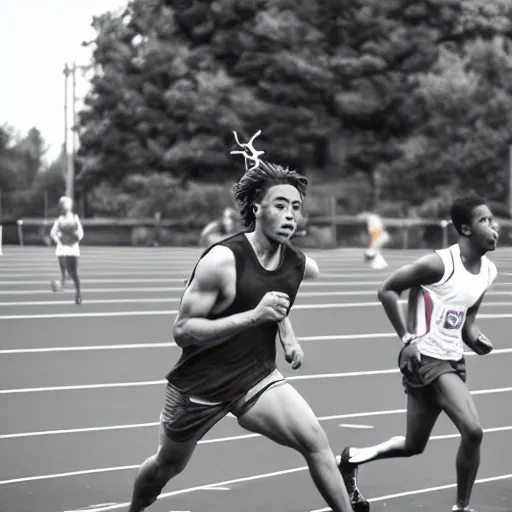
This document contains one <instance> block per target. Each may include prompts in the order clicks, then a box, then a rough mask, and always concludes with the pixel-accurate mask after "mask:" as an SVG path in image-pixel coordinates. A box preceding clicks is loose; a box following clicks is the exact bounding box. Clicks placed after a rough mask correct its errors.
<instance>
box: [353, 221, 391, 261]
mask: <svg viewBox="0 0 512 512" xmlns="http://www.w3.org/2000/svg"><path fill="white" fill-rule="evenodd" d="M359 218H360V219H363V220H365V221H366V227H367V229H368V237H369V244H368V249H367V250H366V251H365V253H364V259H365V260H366V261H368V262H370V266H371V267H372V268H374V269H377V270H382V269H384V268H386V267H387V266H388V264H387V262H386V260H385V259H384V256H382V252H381V250H382V248H383V247H384V246H385V245H386V244H387V243H388V242H389V240H390V237H389V233H388V232H387V231H386V229H385V227H384V222H383V221H382V218H381V216H380V215H378V214H377V213H371V212H363V213H361V214H360V215H359Z"/></svg>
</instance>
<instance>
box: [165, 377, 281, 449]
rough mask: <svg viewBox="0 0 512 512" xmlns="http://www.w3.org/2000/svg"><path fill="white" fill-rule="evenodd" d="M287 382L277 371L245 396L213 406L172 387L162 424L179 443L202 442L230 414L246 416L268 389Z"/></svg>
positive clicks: (170, 387) (166, 401)
mask: <svg viewBox="0 0 512 512" xmlns="http://www.w3.org/2000/svg"><path fill="white" fill-rule="evenodd" d="M285 383H286V381H285V379H284V377H283V376H282V375H281V373H280V372H279V371H277V370H274V371H273V372H272V373H271V374H269V375H267V376H266V377H265V378H264V379H262V380H261V381H260V382H258V383H257V384H256V385H255V386H254V387H253V388H252V389H251V390H249V391H248V392H247V393H246V394H245V395H244V396H242V397H240V398H237V399H236V400H233V401H231V402H221V403H213V402H208V401H205V400H202V399H201V398H199V397H192V396H187V395H185V394H184V393H183V392H181V391H180V390H179V389H178V388H177V387H175V386H173V385H172V384H167V387H166V389H165V403H164V407H163V409H162V412H161V414H160V423H161V425H162V427H163V429H164V431H165V433H166V434H167V436H168V437H169V438H170V439H171V440H173V441H176V442H184V441H188V440H191V439H197V440H199V439H201V437H203V436H204V435H205V434H206V433H207V432H208V431H209V430H210V429H211V428H212V427H213V426H214V425H215V424H216V423H217V422H219V421H220V420H221V419H222V418H224V416H226V415H227V414H228V413H232V414H234V415H235V416H236V417H240V416H242V414H245V413H246V412H247V411H248V410H249V409H250V408H251V407H252V406H253V405H254V404H255V403H256V402H257V400H258V398H259V397H260V396H261V395H262V394H263V393H264V392H265V391H267V390H268V389H270V388H271V387H273V386H276V385H278V384H285Z"/></svg>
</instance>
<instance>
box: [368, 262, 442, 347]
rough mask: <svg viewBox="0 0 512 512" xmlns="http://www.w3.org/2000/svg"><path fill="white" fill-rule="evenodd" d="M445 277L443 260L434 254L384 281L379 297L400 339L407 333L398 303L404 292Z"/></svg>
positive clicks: (400, 270) (402, 268)
mask: <svg viewBox="0 0 512 512" xmlns="http://www.w3.org/2000/svg"><path fill="white" fill-rule="evenodd" d="M443 275H444V263H443V260H442V259H441V257H440V256H439V255H438V254H436V253H432V254H427V255H426V256H423V257H421V258H420V259H418V260H416V261H415V262H414V263H411V264H409V265H405V266H403V267H401V268H399V269H398V270H397V271H396V272H394V273H393V274H391V275H390V276H389V277H388V278H387V279H386V280H385V281H384V283H383V284H382V286H381V289H380V290H379V292H378V297H379V300H380V302H381V303H382V306H383V307H384V311H385V312H386V315H387V317H388V318H389V321H390V322H391V324H392V325H393V327H394V328H395V331H396V333H397V334H398V336H399V337H400V338H403V336H404V335H405V334H406V333H407V327H406V322H405V318H404V314H403V312H402V308H401V307H400V304H399V302H398V301H399V299H400V295H401V294H402V292H404V291H405V290H408V289H410V288H413V287H414V286H421V285H428V284H433V283H437V282H438V281H440V280H441V279H442V277H443Z"/></svg>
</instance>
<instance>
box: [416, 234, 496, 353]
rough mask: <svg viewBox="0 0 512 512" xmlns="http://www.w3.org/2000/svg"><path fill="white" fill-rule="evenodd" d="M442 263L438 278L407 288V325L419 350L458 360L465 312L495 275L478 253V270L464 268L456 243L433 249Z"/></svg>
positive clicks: (492, 264) (461, 345) (476, 300)
mask: <svg viewBox="0 0 512 512" xmlns="http://www.w3.org/2000/svg"><path fill="white" fill-rule="evenodd" d="M436 253H437V254H439V256H440V257H441V258H442V260H443V263H444V275H443V277H442V279H441V280H440V281H439V282H437V283H435V284H431V285H428V286H421V287H418V288H416V289H412V290H410V296H409V315H411V316H410V317H409V319H408V320H409V322H410V325H409V329H410V332H414V333H415V334H417V335H418V336H421V338H420V340H419V341H418V342H417V346H418V350H419V351H420V353H421V354H424V355H426V356H430V357H434V358H436V359H443V360H450V361H458V360H460V359H461V358H462V356H463V355H464V346H463V342H462V328H463V327H464V323H465V321H466V312H467V310H468V309H469V308H471V307H472V306H474V305H475V304H476V303H477V302H478V300H479V299H480V297H481V296H482V295H483V294H484V293H485V292H486V291H487V289H488V288H489V287H490V286H491V284H492V282H493V281H494V279H495V278H496V275H497V273H498V272H497V270H496V265H495V264H494V263H492V262H491V261H490V260H489V259H488V258H487V257H486V256H483V257H482V263H481V267H480V272H479V273H478V274H471V273H470V272H468V271H467V270H466V268H465V267H464V264H463V263H462V259H461V256H460V247H459V245H458V244H455V245H452V246H451V247H448V248H447V249H442V250H439V251H436Z"/></svg>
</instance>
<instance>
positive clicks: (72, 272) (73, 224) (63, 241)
mask: <svg viewBox="0 0 512 512" xmlns="http://www.w3.org/2000/svg"><path fill="white" fill-rule="evenodd" d="M59 208H60V210H61V212H62V213H61V215H60V216H59V217H58V219H56V220H55V222H54V224H53V227H52V230H51V231H50V237H51V239H52V240H53V241H54V242H55V245H56V246H57V248H56V249H55V255H56V256H57V259H58V261H59V267H60V274H61V278H60V283H59V282H58V281H52V282H51V287H52V290H53V291H54V292H57V291H61V290H63V289H64V285H65V282H66V271H67V272H68V274H69V276H70V277H71V279H72V280H73V282H74V284H75V304H81V303H82V293H81V287H80V277H79V275H78V258H79V256H80V246H79V243H80V241H81V240H82V238H83V237H84V230H83V227H82V223H81V222H80V218H79V217H78V215H77V214H75V213H73V200H72V199H71V198H70V197H66V196H63V197H61V198H60V200H59Z"/></svg>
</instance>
